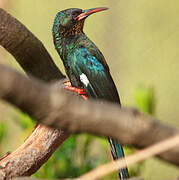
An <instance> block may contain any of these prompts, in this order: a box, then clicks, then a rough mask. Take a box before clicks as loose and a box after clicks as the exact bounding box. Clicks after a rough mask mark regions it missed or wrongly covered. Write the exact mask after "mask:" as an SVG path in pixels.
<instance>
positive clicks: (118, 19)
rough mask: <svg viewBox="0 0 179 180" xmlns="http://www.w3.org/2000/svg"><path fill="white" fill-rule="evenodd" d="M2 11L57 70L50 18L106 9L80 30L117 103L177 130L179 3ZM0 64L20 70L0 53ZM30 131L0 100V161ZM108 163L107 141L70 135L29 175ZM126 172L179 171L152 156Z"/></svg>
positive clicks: (45, 4) (67, 0) (161, 0)
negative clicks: (107, 72) (100, 61)
mask: <svg viewBox="0 0 179 180" xmlns="http://www.w3.org/2000/svg"><path fill="white" fill-rule="evenodd" d="M3 3H5V4H3ZM0 6H4V8H5V9H7V10H8V11H9V12H10V13H11V14H12V15H13V16H15V17H16V18H17V19H18V20H20V21H21V22H22V23H23V24H25V25H26V27H28V28H29V29H30V30H31V31H32V32H33V33H34V34H35V35H36V36H37V37H38V38H39V39H40V40H41V41H42V42H43V43H44V45H45V47H46V48H47V49H48V51H49V52H50V54H51V55H52V57H53V59H54V60H55V62H56V64H57V65H58V66H59V67H60V69H62V70H63V67H62V63H61V61H60V58H59V57H58V55H57V53H56V51H55V49H54V45H53V41H52V32H51V29H52V25H53V20H54V17H55V15H56V13H57V12H58V11H60V10H63V9H66V8H70V7H78V8H83V9H87V8H93V7H99V6H106V7H109V8H110V9H109V10H108V11H105V12H101V13H99V14H95V15H93V16H90V17H89V18H88V19H87V21H86V24H85V32H86V33H87V34H88V36H89V37H90V38H91V39H92V40H93V41H94V42H95V43H96V44H97V45H98V47H99V48H100V49H101V51H102V52H103V54H104V56H105V57H106V60H107V62H108V64H109V66H110V69H111V73H112V75H113V78H114V80H115V83H116V84H117V87H118V90H119V93H120V96H121V100H122V103H123V105H124V106H135V107H138V108H140V109H141V110H142V111H144V112H146V113H150V114H153V115H155V116H156V117H157V118H158V119H161V120H162V121H163V122H165V123H167V124H170V125H172V126H178V125H179V121H178V120H177V119H178V116H179V111H178V103H179V93H178V91H179V85H178V77H179V71H178V69H179V61H178V57H179V51H178V47H179V31H178V30H179V22H178V19H179V18H178V16H179V15H178V12H179V1H177V0H173V1H167V0H157V1H155V0H151V1H147V0H135V1H134V0H130V1H127V0H120V1H119V0H110V1H109V0H92V1H87V0H85V1H84V0H75V1H74V0H52V1H48V0H26V1H25V0H15V1H14V0H0ZM0 63H4V64H7V65H9V66H11V67H13V68H15V69H17V70H18V71H22V69H21V68H20V66H19V65H18V64H17V63H16V62H15V60H14V59H13V57H12V56H11V55H9V54H8V53H7V52H6V51H4V50H3V49H2V48H1V49H0ZM63 71H64V70H63ZM33 125H34V123H33V122H32V120H31V119H30V118H29V117H28V116H27V115H25V114H23V113H22V112H20V111H18V110H17V109H14V108H13V107H12V106H9V105H8V104H5V103H3V102H1V104H0V153H1V155H2V154H3V153H5V152H6V151H13V150H14V149H15V148H17V147H18V146H19V145H20V144H22V143H23V141H24V138H25V137H26V136H27V135H28V134H29V133H30V132H31V131H32V129H33ZM14 134H16V136H14ZM125 151H126V153H127V154H131V153H133V152H135V150H134V149H130V148H127V147H126V148H125ZM110 160H111V156H110V152H109V146H108V144H107V142H106V140H105V139H103V138H97V137H94V136H91V135H86V134H85V135H73V136H72V137H71V138H70V139H68V140H67V141H66V142H65V143H64V145H63V146H61V147H60V148H59V149H58V150H57V152H56V153H55V154H54V156H53V157H52V158H50V160H49V161H48V162H47V163H46V164H45V165H44V166H43V167H42V168H41V169H40V170H39V171H38V172H37V173H36V174H35V177H39V178H63V177H76V176H78V175H80V174H83V173H85V172H87V171H88V170H90V169H92V168H94V167H96V166H97V165H99V164H103V163H105V162H108V161H110ZM130 173H131V174H132V175H135V176H136V175H137V176H141V177H144V178H145V179H151V180H155V179H156V180H160V179H169V178H170V179H171V178H176V177H177V176H179V169H178V168H176V167H175V166H172V165H170V164H167V163H165V162H163V161H160V160H158V159H156V158H151V159H149V160H146V161H145V162H142V163H140V164H137V165H134V166H132V167H131V168H130ZM115 177H116V174H112V175H109V176H108V177H105V178H104V179H109V178H111V179H112V178H115Z"/></svg>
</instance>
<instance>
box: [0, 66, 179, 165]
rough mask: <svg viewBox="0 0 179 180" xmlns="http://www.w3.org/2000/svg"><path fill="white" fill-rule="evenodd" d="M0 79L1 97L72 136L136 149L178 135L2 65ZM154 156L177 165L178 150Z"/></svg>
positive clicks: (129, 111) (140, 116)
mask: <svg viewBox="0 0 179 180" xmlns="http://www.w3.org/2000/svg"><path fill="white" fill-rule="evenodd" d="M0 77H1V78H0V84H1V86H0V97H1V98H3V99H4V100H6V101H8V102H10V103H11V104H13V105H15V106H17V107H19V108H20V109H21V110H23V111H25V112H27V113H28V114H29V115H30V116H32V117H33V118H34V119H36V120H37V121H39V122H40V123H44V124H46V125H50V126H51V127H55V128H59V129H63V130H66V131H67V132H72V133H82V132H87V133H92V134H96V135H101V136H111V137H114V138H116V139H118V140H119V141H120V142H121V143H122V144H128V145H132V146H135V147H138V148H144V147H147V146H150V145H152V144H154V143H157V142H159V141H162V140H164V139H166V138H168V137H170V136H173V135H176V134H178V133H179V130H178V129H176V128H172V127H169V126H166V125H163V124H161V123H159V122H158V120H156V119H154V118H152V117H149V116H146V115H144V114H142V113H140V112H138V111H137V110H134V109H127V108H122V109H120V108H119V106H118V105H115V104H111V103H101V102H96V101H91V100H89V101H88V102H85V101H82V100H80V99H79V98H76V97H75V96H71V94H69V93H67V92H66V91H64V90H63V89H62V88H59V87H57V86H56V85H55V86H54V85H51V86H50V85H49V84H47V85H46V84H45V83H42V82H40V81H38V80H35V79H27V78H26V77H24V76H23V75H21V74H19V73H16V72H14V71H12V70H10V69H9V68H5V67H4V66H0ZM17 82H18V86H17ZM27 92H28V93H27ZM39 92H40V93H39ZM46 107H48V108H46ZM67 107H68V108H67ZM158 157H160V158H161V159H163V160H166V161H168V162H171V163H173V164H175V165H179V148H174V149H172V150H170V151H168V152H165V153H162V154H160V155H158Z"/></svg>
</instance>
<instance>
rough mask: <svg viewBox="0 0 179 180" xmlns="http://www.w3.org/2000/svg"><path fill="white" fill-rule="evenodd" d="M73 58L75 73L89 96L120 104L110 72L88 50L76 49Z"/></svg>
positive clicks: (83, 48)
mask: <svg viewBox="0 0 179 180" xmlns="http://www.w3.org/2000/svg"><path fill="white" fill-rule="evenodd" d="M71 58H72V60H71V62H72V64H71V66H72V69H73V73H74V75H75V76H78V78H79V80H80V82H81V84H83V87H84V89H85V91H86V93H87V95H88V96H91V97H93V98H98V99H105V100H107V101H111V102H117V103H120V100H119V95H118V92H117V89H116V86H115V84H114V82H113V79H112V77H111V75H110V72H109V71H108V69H106V68H104V66H103V65H102V64H101V63H100V61H99V60H98V59H97V58H96V57H95V56H94V55H91V54H90V52H89V50H88V49H87V48H85V47H80V48H78V49H76V50H75V51H74V52H73V55H72V56H71Z"/></svg>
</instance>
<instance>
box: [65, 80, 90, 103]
mask: <svg viewBox="0 0 179 180" xmlns="http://www.w3.org/2000/svg"><path fill="white" fill-rule="evenodd" d="M64 85H65V89H67V90H69V91H73V92H75V93H77V94H79V95H80V96H81V97H82V98H83V99H84V100H87V99H88V98H87V96H85V91H84V89H80V88H76V87H73V86H71V83H70V82H69V81H67V82H64Z"/></svg>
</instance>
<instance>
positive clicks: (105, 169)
mask: <svg viewBox="0 0 179 180" xmlns="http://www.w3.org/2000/svg"><path fill="white" fill-rule="evenodd" d="M178 145H179V135H177V136H174V137H172V138H168V139H167V140H164V141H162V142H159V143H157V144H155V145H153V146H150V147H148V148H146V149H144V150H141V151H139V152H137V153H135V154H134V155H131V156H128V157H126V158H123V159H121V160H117V161H113V162H110V163H108V164H105V165H102V166H100V167H97V168H96V169H94V170H92V171H90V172H88V173H87V174H85V175H83V176H81V177H79V179H81V180H96V179H98V178H101V177H103V176H105V175H107V174H110V173H112V172H113V171H117V170H118V169H121V168H124V167H125V166H126V163H127V166H128V167H129V166H131V165H132V164H134V163H137V162H140V161H143V160H145V159H147V158H149V157H152V156H155V155H157V154H160V153H163V152H165V151H168V150H170V149H172V148H174V147H176V146H178Z"/></svg>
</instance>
